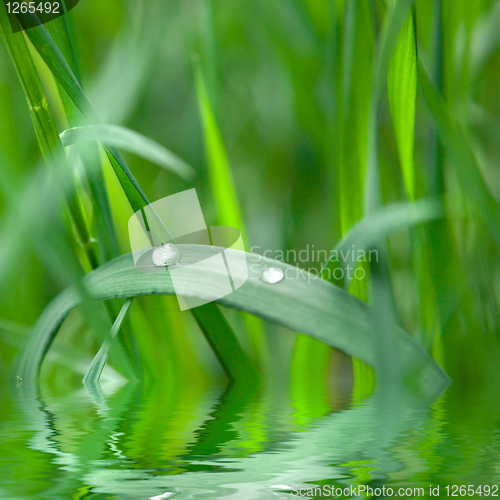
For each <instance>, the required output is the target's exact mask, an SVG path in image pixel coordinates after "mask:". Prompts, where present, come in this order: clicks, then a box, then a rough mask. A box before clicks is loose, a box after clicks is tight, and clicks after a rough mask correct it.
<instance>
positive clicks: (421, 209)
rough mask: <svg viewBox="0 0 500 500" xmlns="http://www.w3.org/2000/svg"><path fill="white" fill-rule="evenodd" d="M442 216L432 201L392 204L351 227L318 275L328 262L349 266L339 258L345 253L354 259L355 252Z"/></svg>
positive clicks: (439, 206) (435, 202) (440, 208)
mask: <svg viewBox="0 0 500 500" xmlns="http://www.w3.org/2000/svg"><path fill="white" fill-rule="evenodd" d="M443 213H444V212H443V207H442V204H441V203H440V202H438V201H437V200H432V199H422V200H418V201H416V202H413V203H411V202H401V203H394V204H392V205H387V206H384V207H382V208H379V209H378V210H377V211H375V212H372V213H371V214H370V215H368V216H366V217H365V218H363V219H362V220H361V221H359V222H358V223H357V224H355V225H354V226H353V227H352V229H351V230H350V231H349V232H348V233H347V234H346V235H345V236H344V237H343V238H342V240H341V241H340V242H339V243H338V244H337V245H336V247H335V249H334V250H333V251H332V252H331V253H330V255H329V257H328V261H327V262H326V263H325V264H324V265H323V267H322V269H321V271H320V273H323V272H324V270H325V269H326V268H327V267H328V265H329V264H330V262H332V261H333V260H335V259H338V258H339V257H340V259H339V260H340V262H341V265H345V264H348V263H351V264H352V260H349V261H347V262H346V261H343V258H342V256H345V255H347V252H348V251H350V252H351V253H350V254H349V255H351V256H354V255H358V254H357V252H358V251H359V250H361V251H363V252H366V251H368V250H369V249H370V248H371V247H372V246H373V245H376V244H380V243H382V242H383V241H384V240H385V239H386V238H387V236H389V235H390V234H391V233H393V232H394V231H398V230H400V229H408V228H411V227H413V226H415V225H417V224H421V223H423V222H427V221H430V220H433V219H437V218H439V217H442V216H443ZM355 262H356V261H355Z"/></svg>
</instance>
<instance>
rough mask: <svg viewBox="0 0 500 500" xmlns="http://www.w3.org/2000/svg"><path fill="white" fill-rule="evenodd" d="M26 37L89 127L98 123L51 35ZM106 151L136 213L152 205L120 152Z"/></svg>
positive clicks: (40, 30)
mask: <svg viewBox="0 0 500 500" xmlns="http://www.w3.org/2000/svg"><path fill="white" fill-rule="evenodd" d="M27 34H28V36H29V38H30V40H31V41H32V42H33V45H34V46H35V48H36V49H37V51H38V53H39V54H40V56H41V57H42V59H43V61H44V62H45V64H46V65H47V67H48V68H49V69H50V71H51V72H52V74H53V75H54V78H55V79H56V82H57V83H58V84H59V85H60V86H61V87H62V88H63V89H64V91H65V92H66V94H67V95H68V96H69V98H70V99H71V100H72V101H73V103H74V104H75V106H76V107H77V108H78V110H79V111H80V113H81V114H82V115H83V116H84V117H85V118H86V120H87V121H88V122H89V123H90V124H97V123H98V122H99V120H98V118H97V115H96V114H95V112H94V110H93V108H92V106H91V104H90V102H89V100H88V99H87V96H86V95H85V93H84V92H83V90H82V88H81V86H80V84H79V83H78V80H77V79H76V77H75V75H74V74H73V72H72V71H71V68H70V67H69V66H68V63H67V62H66V60H65V59H64V56H63V55H62V53H61V51H60V50H59V48H58V47H57V45H56V44H55V42H54V40H53V39H52V37H51V36H50V33H49V32H48V31H47V30H46V28H45V27H44V26H43V25H42V26H37V27H35V28H32V29H29V30H27ZM104 149H105V151H106V155H107V156H108V159H109V161H110V163H111V166H112V167H113V170H114V171H115V173H116V175H117V177H118V180H119V181H120V184H121V186H122V188H123V190H124V192H125V194H126V195H127V198H128V200H129V202H130V204H131V206H132V209H133V210H134V212H137V211H138V210H140V209H141V208H143V207H144V206H145V205H149V200H148V198H147V197H146V195H145V194H144V192H143V191H142V189H141V187H140V186H139V184H138V182H137V181H136V179H135V177H134V176H133V174H132V172H131V171H130V169H129V168H128V165H127V164H126V163H125V160H124V159H123V158H122V156H121V154H120V153H119V152H118V149H116V147H115V146H113V145H110V144H107V145H105V146H104Z"/></svg>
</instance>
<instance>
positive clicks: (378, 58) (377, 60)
mask: <svg viewBox="0 0 500 500" xmlns="http://www.w3.org/2000/svg"><path fill="white" fill-rule="evenodd" d="M414 1H415V0H398V1H396V2H395V3H394V5H393V6H392V7H390V10H389V11H388V13H387V15H386V19H385V21H384V24H383V26H382V32H381V34H380V40H379V41H378V43H377V47H376V50H375V56H374V62H373V83H372V91H371V97H370V112H369V119H368V140H367V161H366V168H367V171H366V178H365V190H364V200H365V201H364V208H365V212H370V211H371V210H374V209H376V208H377V207H379V206H380V204H381V194H380V180H379V167H378V158H377V157H378V148H377V136H378V106H379V100H380V94H381V92H382V89H383V82H384V80H385V79H386V78H387V70H388V68H389V64H390V60H391V56H392V54H393V51H394V47H395V45H396V42H397V40H398V35H399V33H400V31H401V27H402V25H403V23H404V21H405V19H407V18H408V15H409V14H410V11H411V8H412V5H413V3H414Z"/></svg>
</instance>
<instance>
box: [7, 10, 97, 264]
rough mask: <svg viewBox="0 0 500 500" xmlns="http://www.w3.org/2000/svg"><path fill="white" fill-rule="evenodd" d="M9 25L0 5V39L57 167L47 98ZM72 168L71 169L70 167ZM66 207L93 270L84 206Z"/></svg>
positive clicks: (71, 202) (43, 147)
mask: <svg viewBox="0 0 500 500" xmlns="http://www.w3.org/2000/svg"><path fill="white" fill-rule="evenodd" d="M9 30H10V25H9V21H8V18H7V13H6V11H5V6H4V5H2V6H0V37H1V38H2V41H3V43H4V44H5V46H6V48H7V51H8V53H9V55H10V58H11V61H12V63H13V65H14V67H15V70H16V73H17V75H18V78H19V81H20V82H21V85H22V87H23V90H24V93H25V95H26V99H27V101H28V105H29V110H30V115H31V119H32V122H33V127H34V129H35V133H36V137H37V140H38V144H39V146H40V151H41V153H42V156H43V157H44V159H45V161H46V162H47V164H48V165H49V166H50V167H51V168H54V162H55V158H56V157H58V158H59V160H58V161H64V160H63V155H61V151H62V145H61V142H60V140H59V136H58V134H57V129H56V126H55V123H54V119H53V117H52V113H51V112H50V109H49V105H48V102H47V98H46V96H45V94H44V91H43V88H42V84H41V81H40V78H39V76H38V73H37V71H36V68H35V65H34V63H33V59H32V58H31V54H30V53H29V49H28V46H27V44H26V40H25V39H24V35H23V34H22V33H17V34H10V33H9ZM67 167H68V168H69V166H67ZM67 204H68V208H69V212H70V215H71V219H72V221H73V223H74V227H75V231H76V233H77V235H78V237H79V239H80V241H81V243H82V245H83V247H84V249H85V252H86V255H87V258H88V260H89V262H90V264H91V265H92V266H93V267H97V265H98V264H97V258H96V255H95V252H94V250H93V248H92V246H91V244H90V241H91V239H90V235H89V232H88V228H87V225H86V222H85V217H84V215H83V212H82V209H81V206H80V205H79V203H78V201H77V199H76V198H75V197H74V196H69V197H68V198H67Z"/></svg>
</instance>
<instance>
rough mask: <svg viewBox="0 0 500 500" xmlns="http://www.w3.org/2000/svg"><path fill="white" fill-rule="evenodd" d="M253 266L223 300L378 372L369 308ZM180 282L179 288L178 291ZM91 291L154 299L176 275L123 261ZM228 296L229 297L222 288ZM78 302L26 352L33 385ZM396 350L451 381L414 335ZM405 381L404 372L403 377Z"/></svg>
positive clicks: (412, 368)
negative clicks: (268, 276) (270, 277)
mask: <svg viewBox="0 0 500 500" xmlns="http://www.w3.org/2000/svg"><path fill="white" fill-rule="evenodd" d="M179 249H180V250H181V253H182V256H183V261H192V262H200V261H203V260H205V259H207V258H209V257H211V256H212V255H213V254H212V251H213V250H212V247H210V246H203V245H179ZM246 258H247V262H246V263H245V262H241V260H238V262H237V263H235V267H232V268H231V272H232V273H233V272H237V273H240V274H243V273H244V272H245V269H243V266H245V265H247V266H248V269H249V276H248V279H247V281H246V282H245V284H244V285H242V286H241V287H240V288H239V289H237V290H236V291H235V292H233V293H230V294H229V295H226V296H224V297H222V298H221V299H219V300H217V301H216V302H217V303H219V304H221V305H224V306H227V307H232V308H235V309H239V310H242V311H246V312H249V313H251V314H254V315H256V316H258V317H260V318H263V319H265V320H268V321H271V322H274V323H277V324H280V325H282V326H285V327H287V328H290V329H292V330H295V331H300V332H302V333H304V334H306V335H309V336H311V337H314V338H316V339H318V340H320V341H322V342H325V343H327V344H329V345H331V346H332V347H335V348H337V349H340V350H342V351H344V352H345V353H347V354H348V355H351V356H355V357H356V358H358V359H360V360H362V361H363V362H365V363H367V364H369V365H371V366H373V367H374V368H375V370H377V369H378V356H377V354H376V349H375V347H376V345H377V341H378V339H377V338H376V336H374V335H373V329H372V326H371V322H370V306H369V305H367V304H365V303H363V302H362V301H360V300H358V299H356V298H355V297H353V296H352V295H349V294H348V293H347V292H345V291H343V290H342V289H340V288H338V287H336V286H335V285H332V284H331V283H328V282H327V281H325V280H322V279H318V278H317V277H316V276H315V275H313V274H310V273H308V272H306V271H304V270H300V269H297V268H296V267H294V266H290V265H288V264H285V263H283V262H279V261H272V260H271V259H266V258H264V257H262V256H259V255H256V254H246ZM270 265H272V266H273V267H277V268H280V269H281V270H282V271H283V273H284V275H285V279H284V280H283V281H281V282H279V283H276V284H269V283H266V282H264V281H263V280H262V279H261V278H260V276H261V273H262V271H263V270H264V269H266V268H267V267H269V266H270ZM220 272H223V271H220V270H219V269H216V268H213V267H210V266H209V265H205V266H202V267H200V266H196V268H191V267H190V266H186V267H184V268H183V273H182V274H183V277H182V281H181V285H182V289H183V294H184V295H186V296H192V297H196V298H201V299H207V300H210V299H211V298H212V297H213V294H214V291H218V287H219V286H222V285H219V284H222V283H224V278H227V275H225V276H224V277H223V276H221V275H220V274H219V273H220ZM178 284H179V283H178V282H176V285H178ZM85 286H86V287H87V290H88V291H89V293H90V294H91V295H92V296H93V297H94V298H96V299H98V300H109V299H113V298H127V297H136V296H140V295H153V294H169V295H172V294H175V289H174V286H173V283H172V279H171V277H170V275H169V274H163V273H161V274H159V273H146V272H141V271H139V270H138V269H136V267H135V265H134V261H133V258H132V256H131V255H130V254H127V255H124V256H122V257H119V258H117V259H115V260H113V261H111V262H108V263H106V264H104V265H103V266H101V267H100V268H99V269H97V270H95V271H93V272H91V273H90V274H88V275H87V276H86V278H85ZM219 291H220V292H221V295H222V294H223V293H225V291H223V290H222V289H221V290H219ZM78 303H79V299H78V294H76V293H75V292H74V291H72V290H71V289H68V290H66V291H65V292H63V293H62V294H61V295H59V296H58V297H57V298H56V299H54V302H52V303H51V304H50V305H49V306H48V307H47V308H46V309H45V311H44V312H43V314H42V315H41V317H40V319H39V321H38V323H37V325H36V326H35V329H34V331H33V334H32V336H31V338H30V342H29V344H28V346H27V349H26V350H25V352H24V353H23V356H22V359H21V364H20V366H19V371H18V372H17V374H18V375H19V376H21V377H22V378H23V380H25V381H27V382H28V383H34V382H35V380H36V377H37V373H38V370H39V368H40V364H41V362H42V360H43V358H44V356H45V353H46V352H47V350H48V349H49V347H50V345H51V343H52V341H53V339H54V337H55V335H56V333H57V330H58V328H59V326H60V325H61V323H62V322H63V321H64V319H65V317H66V316H67V314H68V311H69V310H70V309H71V308H73V307H75V306H76V305H77V304H78ZM393 328H394V332H393V339H394V352H397V353H398V356H399V359H400V361H401V366H402V367H404V370H405V372H406V374H408V373H412V374H417V373H418V374H419V375H420V377H419V380H420V381H421V382H422V383H423V385H424V386H426V385H428V384H430V385H432V386H433V388H432V390H435V388H436V387H435V386H436V385H442V384H446V383H447V380H448V379H447V376H446V375H445V374H444V372H443V371H442V370H441V368H440V367H439V366H438V365H437V364H436V363H435V361H434V360H433V359H432V358H431V357H430V356H429V355H428V353H427V352H426V351H425V349H424V348H423V347H422V346H421V345H420V344H418V342H416V341H415V339H413V338H412V337H411V336H409V335H407V334H406V333H404V332H403V331H401V330H400V329H399V328H398V327H396V326H395V325H393ZM402 375H403V374H402Z"/></svg>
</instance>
